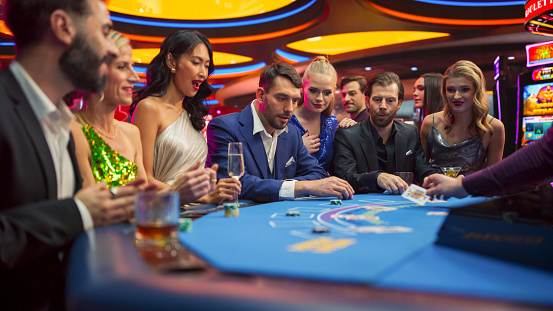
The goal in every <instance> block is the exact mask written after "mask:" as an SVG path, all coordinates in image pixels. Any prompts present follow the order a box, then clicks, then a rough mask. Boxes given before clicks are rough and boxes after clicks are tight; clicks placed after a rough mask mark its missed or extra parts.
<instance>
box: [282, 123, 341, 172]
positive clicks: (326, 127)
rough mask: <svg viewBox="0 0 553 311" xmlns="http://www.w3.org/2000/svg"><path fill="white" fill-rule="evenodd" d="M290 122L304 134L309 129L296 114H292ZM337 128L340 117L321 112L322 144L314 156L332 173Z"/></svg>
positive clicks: (320, 137)
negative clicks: (305, 127)
mask: <svg viewBox="0 0 553 311" xmlns="http://www.w3.org/2000/svg"><path fill="white" fill-rule="evenodd" d="M289 124H292V125H294V126H295V127H297V128H298V129H299V130H300V133H301V135H302V136H303V135H304V134H305V133H307V130H306V129H304V128H303V126H301V124H300V121H298V118H296V116H295V115H292V118H291V119H290V122H289ZM337 128H338V119H336V116H334V115H332V116H328V117H326V116H324V115H323V114H322V113H321V133H320V134H319V139H320V140H321V146H320V147H319V151H317V152H315V153H313V154H312V156H314V157H315V158H316V159H317V160H318V161H319V164H320V165H321V166H322V167H323V168H324V169H325V170H326V171H327V172H330V173H332V158H333V156H334V145H333V143H334V134H336V129H337Z"/></svg>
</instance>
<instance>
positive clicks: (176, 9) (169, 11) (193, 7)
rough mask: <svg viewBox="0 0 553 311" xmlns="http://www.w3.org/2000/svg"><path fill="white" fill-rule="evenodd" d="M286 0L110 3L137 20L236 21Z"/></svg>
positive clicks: (128, 0) (112, 8) (115, 0)
mask: <svg viewBox="0 0 553 311" xmlns="http://www.w3.org/2000/svg"><path fill="white" fill-rule="evenodd" d="M291 2H293V1H290V0H201V1H182V0H164V1H159V0H110V1H109V2H108V8H109V10H110V11H112V12H117V13H122V14H126V15H135V16H141V17H150V18H161V19H177V20H216V19H229V18H240V17H246V16H253V15H258V14H263V13H267V12H272V11H275V10H278V9H280V8H282V7H285V6H287V5H289V4H290V3H291Z"/></svg>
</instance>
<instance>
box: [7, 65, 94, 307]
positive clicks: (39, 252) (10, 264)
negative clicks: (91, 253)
mask: <svg viewBox="0 0 553 311" xmlns="http://www.w3.org/2000/svg"><path fill="white" fill-rule="evenodd" d="M68 149H69V154H70V155H71V161H72V163H73V168H74V173H75V182H76V184H75V189H76V190H77V189H80V187H81V183H82V179H81V177H80V174H79V169H78V166H77V162H76V159H75V152H74V149H75V147H74V144H73V141H72V139H71V141H70V144H69V146H68ZM0 200H1V201H0V202H1V203H0V308H1V309H4V308H6V310H26V309H36V308H39V307H44V306H45V305H48V304H51V303H52V301H53V303H54V305H50V306H51V308H59V307H61V306H59V305H55V303H59V301H60V297H62V295H63V282H64V277H63V266H62V264H61V262H60V256H59V252H60V251H63V250H65V249H67V247H68V245H69V244H70V242H71V241H72V240H73V239H74V238H75V237H76V236H77V235H79V234H80V233H82V232H83V225H82V220H81V216H80V214H79V211H78V209H77V206H76V204H75V202H74V200H73V199H72V198H68V199H65V200H58V199H57V182H56V173H55V169H54V162H53V160H52V156H51V155H50V150H49V149H48V144H47V142H46V139H45V137H44V134H43V132H42V128H41V126H40V123H39V121H38V120H37V118H36V116H35V114H34V112H33V110H32V108H31V106H30V105H29V102H28V100H27V99H26V97H25V95H24V93H23V91H22V90H21V87H20V86H19V84H18V83H17V81H16V80H15V77H14V76H13V74H12V73H11V71H10V70H9V69H5V70H3V71H2V72H0Z"/></svg>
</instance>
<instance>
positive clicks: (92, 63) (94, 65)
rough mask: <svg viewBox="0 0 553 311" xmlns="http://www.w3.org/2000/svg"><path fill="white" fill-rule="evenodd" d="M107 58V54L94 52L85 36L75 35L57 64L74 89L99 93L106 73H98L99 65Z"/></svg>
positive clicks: (103, 85) (102, 88)
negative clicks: (102, 55)
mask: <svg viewBox="0 0 553 311" xmlns="http://www.w3.org/2000/svg"><path fill="white" fill-rule="evenodd" d="M109 58H110V57H109V56H108V55H106V56H104V57H101V56H99V55H98V54H96V52H95V51H94V49H92V47H91V46H90V44H88V42H87V41H86V40H85V38H84V37H83V36H82V35H77V36H76V37H75V40H74V42H73V44H72V45H71V46H70V47H69V50H67V51H66V52H65V53H63V55H62V57H61V58H60V61H59V64H60V67H61V70H62V72H63V73H64V74H65V76H66V77H67V79H69V81H71V82H72V83H73V86H74V87H75V88H76V89H78V90H82V91H92V92H95V93H101V92H102V91H103V90H104V87H105V86H106V75H102V76H101V75H100V66H101V65H102V63H104V62H107V61H108V60H109Z"/></svg>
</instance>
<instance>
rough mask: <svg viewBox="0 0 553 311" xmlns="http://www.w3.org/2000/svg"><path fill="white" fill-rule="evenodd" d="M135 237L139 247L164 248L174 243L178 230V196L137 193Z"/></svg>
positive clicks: (170, 193)
mask: <svg viewBox="0 0 553 311" xmlns="http://www.w3.org/2000/svg"><path fill="white" fill-rule="evenodd" d="M134 205H135V214H134V215H135V225H136V231H135V237H136V241H137V243H138V244H139V245H141V246H165V245H167V244H171V243H173V242H174V241H176V239H177V236H178V228H179V194H178V192H174V191H169V192H165V193H158V192H155V191H147V192H139V193H137V194H136V195H135V197H134Z"/></svg>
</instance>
